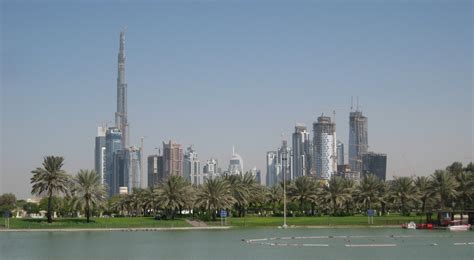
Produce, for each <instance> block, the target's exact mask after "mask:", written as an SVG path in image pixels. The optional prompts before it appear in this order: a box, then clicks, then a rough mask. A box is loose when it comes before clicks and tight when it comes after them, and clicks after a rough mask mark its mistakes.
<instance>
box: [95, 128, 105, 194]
mask: <svg viewBox="0 0 474 260" xmlns="http://www.w3.org/2000/svg"><path fill="white" fill-rule="evenodd" d="M106 131H107V129H106V128H105V127H98V129H97V136H96V137H95V148H94V169H95V172H96V173H97V174H98V175H99V176H100V183H101V184H104V185H105V184H106V183H105V180H106V176H105V173H106V164H105V157H106V154H105V153H106V152H105V151H106V148H105V134H106Z"/></svg>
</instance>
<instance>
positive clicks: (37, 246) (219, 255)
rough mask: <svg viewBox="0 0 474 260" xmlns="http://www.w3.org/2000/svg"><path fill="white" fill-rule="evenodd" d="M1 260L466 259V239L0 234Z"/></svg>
mask: <svg viewBox="0 0 474 260" xmlns="http://www.w3.org/2000/svg"><path fill="white" fill-rule="evenodd" d="M0 258H1V259H32V258H34V259H132V258H139V259H298V260H300V259H397V260H400V259H474V232H473V231H468V232H450V231H444V230H404V229H401V228H400V229H398V228H397V229H395V228H337V229H336V228H333V229H329V228H319V229H318V228H315V229H300V228H298V229H286V230H282V229H236V230H192V231H110V232H107V231H84V232H83V231H80V232H79V231H78V232H0Z"/></svg>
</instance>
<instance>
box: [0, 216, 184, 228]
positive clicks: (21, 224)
mask: <svg viewBox="0 0 474 260" xmlns="http://www.w3.org/2000/svg"><path fill="white" fill-rule="evenodd" d="M4 224H5V220H4V219H3V218H1V219H0V228H4ZM189 226H190V225H189V224H188V223H186V221H185V220H184V219H181V218H177V219H175V220H155V219H154V218H153V217H123V218H91V222H90V223H87V222H86V219H85V218H60V219H54V220H53V223H51V224H48V222H47V221H46V219H15V218H11V219H10V229H28V228H33V229H42V228H140V227H147V228H151V227H156V228H160V227H189Z"/></svg>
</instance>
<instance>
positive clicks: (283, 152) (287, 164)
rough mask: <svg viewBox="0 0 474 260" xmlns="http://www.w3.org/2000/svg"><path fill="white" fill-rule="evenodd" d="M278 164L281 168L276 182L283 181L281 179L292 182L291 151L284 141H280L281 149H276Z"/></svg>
mask: <svg viewBox="0 0 474 260" xmlns="http://www.w3.org/2000/svg"><path fill="white" fill-rule="evenodd" d="M278 163H279V165H280V167H281V175H280V176H279V178H278V181H279V182H280V181H283V178H285V179H286V180H290V181H291V180H293V179H294V178H295V177H294V175H293V151H292V150H291V148H290V147H289V146H288V142H287V141H286V140H283V141H282V144H281V147H280V148H279V149H278Z"/></svg>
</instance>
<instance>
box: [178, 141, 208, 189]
mask: <svg viewBox="0 0 474 260" xmlns="http://www.w3.org/2000/svg"><path fill="white" fill-rule="evenodd" d="M183 170H184V171H183V174H184V178H186V179H187V180H189V181H190V182H191V184H193V185H201V184H203V183H204V176H203V175H202V173H201V162H200V161H199V159H198V154H197V153H196V151H195V150H194V149H193V147H192V146H189V147H188V149H187V150H186V153H185V154H184V169H183Z"/></svg>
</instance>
